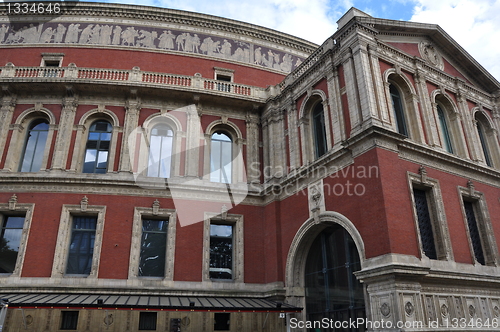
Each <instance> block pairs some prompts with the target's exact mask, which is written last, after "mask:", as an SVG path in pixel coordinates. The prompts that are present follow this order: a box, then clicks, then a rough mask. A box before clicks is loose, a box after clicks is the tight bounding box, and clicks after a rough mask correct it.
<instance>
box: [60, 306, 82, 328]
mask: <svg viewBox="0 0 500 332" xmlns="http://www.w3.org/2000/svg"><path fill="white" fill-rule="evenodd" d="M77 327H78V311H61V330H76V329H77Z"/></svg>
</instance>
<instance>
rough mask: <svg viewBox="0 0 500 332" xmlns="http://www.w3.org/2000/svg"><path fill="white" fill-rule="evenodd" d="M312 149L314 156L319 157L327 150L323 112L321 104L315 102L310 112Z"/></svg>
mask: <svg viewBox="0 0 500 332" xmlns="http://www.w3.org/2000/svg"><path fill="white" fill-rule="evenodd" d="M312 123H313V138H314V151H315V156H316V158H319V157H321V156H322V155H324V154H325V153H326V151H327V146H326V130H325V114H324V111H323V104H322V103H317V104H316V106H315V107H314V110H313V112H312Z"/></svg>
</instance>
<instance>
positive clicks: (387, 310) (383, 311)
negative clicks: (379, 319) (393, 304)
mask: <svg viewBox="0 0 500 332" xmlns="http://www.w3.org/2000/svg"><path fill="white" fill-rule="evenodd" d="M380 313H381V314H382V316H384V317H389V315H390V314H391V308H390V307H389V305H388V304H387V302H384V303H382V305H381V306H380Z"/></svg>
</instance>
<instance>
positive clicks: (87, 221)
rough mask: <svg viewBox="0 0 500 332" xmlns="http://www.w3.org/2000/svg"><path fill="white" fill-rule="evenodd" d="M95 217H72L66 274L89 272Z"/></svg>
mask: <svg viewBox="0 0 500 332" xmlns="http://www.w3.org/2000/svg"><path fill="white" fill-rule="evenodd" d="M96 226H97V217H73V227H72V230H71V242H70V245H69V254H68V264H67V266H66V274H87V275H88V274H90V271H91V269H92V257H93V255H94V242H95V233H96Z"/></svg>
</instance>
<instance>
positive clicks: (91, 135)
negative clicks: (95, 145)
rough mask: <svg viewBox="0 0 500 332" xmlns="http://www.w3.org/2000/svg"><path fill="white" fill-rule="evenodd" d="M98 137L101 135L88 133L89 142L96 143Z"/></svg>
mask: <svg viewBox="0 0 500 332" xmlns="http://www.w3.org/2000/svg"><path fill="white" fill-rule="evenodd" d="M100 136H101V134H99V133H93V132H90V133H89V140H93V141H97V140H99V137H100Z"/></svg>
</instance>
